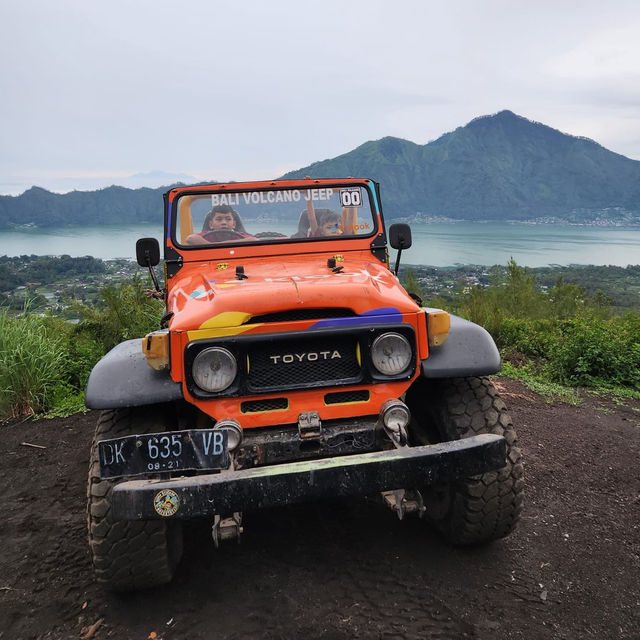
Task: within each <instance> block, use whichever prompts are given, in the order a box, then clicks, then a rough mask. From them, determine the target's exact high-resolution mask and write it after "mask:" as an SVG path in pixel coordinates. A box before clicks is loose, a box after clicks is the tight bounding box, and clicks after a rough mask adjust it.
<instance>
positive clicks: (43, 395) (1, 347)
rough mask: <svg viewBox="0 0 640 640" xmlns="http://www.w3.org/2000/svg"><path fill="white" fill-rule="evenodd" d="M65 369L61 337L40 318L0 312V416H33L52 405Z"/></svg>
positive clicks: (4, 311)
mask: <svg viewBox="0 0 640 640" xmlns="http://www.w3.org/2000/svg"><path fill="white" fill-rule="evenodd" d="M66 368H67V362H66V351H65V348H64V339H63V338H62V337H61V336H59V335H55V334H53V333H51V332H49V331H47V327H46V324H45V322H44V321H43V319H42V318H41V317H39V316H37V315H34V314H30V313H25V314H24V316H23V317H22V318H13V317H10V316H9V314H8V313H7V311H6V310H1V311H0V415H5V416H6V415H9V416H11V417H22V416H33V415H36V414H38V413H42V412H43V411H44V410H46V409H47V408H49V407H51V406H53V402H54V395H55V394H56V392H58V393H59V386H60V385H61V384H63V375H64V373H63V372H64V371H65V370H66ZM57 389H58V391H56V390H57Z"/></svg>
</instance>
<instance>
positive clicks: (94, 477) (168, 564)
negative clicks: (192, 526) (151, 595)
mask: <svg viewBox="0 0 640 640" xmlns="http://www.w3.org/2000/svg"><path fill="white" fill-rule="evenodd" d="M169 413H170V412H169V411H167V409H166V407H160V406H156V407H134V408H126V409H115V410H110V411H103V412H102V414H101V415H100V418H99V419H98V424H97V427H96V434H95V437H94V440H93V444H92V446H91V458H90V466H89V481H88V485H87V502H88V505H87V521H88V529H89V549H90V551H91V555H92V557H93V565H94V569H95V575H96V579H97V580H98V582H101V583H103V584H105V585H106V586H107V587H108V588H109V589H112V590H114V591H127V590H132V589H143V588H146V587H152V586H155V585H160V584H164V583H166V582H170V581H171V579H172V578H173V573H174V571H175V568H176V566H177V565H178V562H179V560H180V557H181V556H182V524H181V523H180V521H170V522H167V521H164V520H116V519H115V518H114V517H113V516H112V514H111V491H112V489H113V487H114V486H115V485H116V484H118V482H121V480H119V479H116V480H101V479H100V474H99V470H100V463H99V460H98V441H99V440H106V439H109V438H117V437H121V436H125V435H131V434H134V433H152V432H154V431H163V430H164V429H165V420H166V418H165V416H166V415H167V414H169Z"/></svg>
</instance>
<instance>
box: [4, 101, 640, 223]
mask: <svg viewBox="0 0 640 640" xmlns="http://www.w3.org/2000/svg"><path fill="white" fill-rule="evenodd" d="M306 175H310V176H311V177H313V178H339V177H345V176H359V177H368V178H373V179H375V180H377V181H378V182H380V183H381V185H382V201H383V207H384V210H385V213H386V214H387V217H389V218H395V217H412V218H415V217H416V216H417V217H418V218H426V217H435V216H444V217H448V218H455V219H466V220H520V221H533V220H541V219H542V220H550V219H556V220H565V221H571V222H613V223H624V224H640V162H639V161H637V160H631V159H629V158H626V157H624V156H622V155H619V154H616V153H613V152H611V151H608V150H607V149H605V148H604V147H602V146H601V145H599V144H598V143H596V142H594V141H593V140H589V139H587V138H579V137H575V136H570V135H566V134H564V133H561V132H560V131H557V130H556V129H552V128H550V127H547V126H546V125H543V124H540V123H538V122H532V121H530V120H527V119H526V118H523V117H521V116H518V115H516V114H514V113H512V112H511V111H501V112H500V113H497V114H495V115H490V116H482V117H480V118H476V119H475V120H472V121H471V122H469V123H468V124H467V125H466V126H464V127H459V128H458V129H456V130H455V131H452V132H450V133H446V134H444V135H443V136H441V137H440V138H438V139H437V140H435V141H433V142H430V143H429V144H425V145H417V144H415V143H413V142H409V141H407V140H402V139H400V138H392V137H387V138H382V139H381V140H375V141H370V142H366V143H364V144H363V145H361V146H359V147H357V148H356V149H354V150H353V151H350V152H348V153H345V154H343V155H341V156H338V157H336V158H332V159H330V160H323V161H321V162H315V163H313V164H311V165H309V166H308V167H304V168H302V169H298V170H296V171H292V172H290V173H287V174H286V175H284V176H282V178H299V177H304V176H306ZM168 188H169V187H160V188H157V189H149V188H142V189H126V188H124V187H109V188H107V189H101V190H99V191H73V192H71V193H67V194H62V195H61V194H54V193H51V192H49V191H46V190H44V189H40V188H38V187H33V188H31V189H29V190H28V191H26V192H25V193H23V194H22V195H20V196H0V228H8V227H11V226H15V225H21V224H35V225H37V226H42V227H45V226H61V225H76V224H82V225H86V224H93V225H103V224H125V223H129V224H131V223H142V222H156V223H159V221H160V220H161V215H162V213H161V212H162V193H164V192H165V191H166V190H167V189H168Z"/></svg>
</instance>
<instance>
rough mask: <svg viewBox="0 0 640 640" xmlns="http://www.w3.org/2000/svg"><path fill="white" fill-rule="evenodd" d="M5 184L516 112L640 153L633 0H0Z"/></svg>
mask: <svg viewBox="0 0 640 640" xmlns="http://www.w3.org/2000/svg"><path fill="white" fill-rule="evenodd" d="M0 24H1V25H2V38H1V39H0V59H1V60H2V66H1V67H0V69H1V71H0V193H2V194H18V193H21V192H22V191H24V190H25V189H27V188H29V187H30V186H32V185H38V186H42V187H45V188H47V189H50V190H53V191H69V190H71V189H94V188H98V187H102V186H108V185H110V184H125V185H130V186H139V185H140V184H142V183H145V182H146V183H148V185H149V186H159V185H160V184H166V183H167V181H168V180H167V179H164V180H163V179H160V180H157V179H154V177H153V176H149V177H142V178H135V179H131V178H129V176H132V175H136V174H145V173H149V172H153V171H162V172H166V173H168V174H171V178H172V177H173V176H183V177H184V178H185V179H186V180H187V181H188V180H192V179H196V180H206V179H211V180H239V179H260V178H265V179H268V178H275V177H278V176H280V175H282V174H283V173H284V172H286V171H288V170H291V169H297V168H300V167H303V166H305V165H308V164H310V163H311V162H314V161H317V160H324V159H326V158H332V157H335V156H337V155H340V154H342V153H346V152H348V151H350V150H352V149H354V148H355V147H357V146H358V145H360V144H362V143H364V142H366V141H367V140H376V139H379V138H382V137H384V136H397V137H401V138H405V139H407V140H411V141H413V142H416V143H418V144H425V143H427V142H429V141H431V140H434V139H436V138H438V137H439V136H440V135H442V134H443V133H445V132H447V131H451V130H453V129H455V128H456V127H458V126H462V125H465V124H466V123H467V122H469V121H470V120H472V119H473V118H475V117H477V116H480V115H485V114H490V113H495V112H497V111H500V110H502V109H510V110H512V111H514V112H515V113H517V114H519V115H522V116H524V117H526V118H529V119H531V120H536V121H538V122H542V123H544V124H547V125H549V126H551V127H554V128H556V129H560V130H561V131H564V132H566V133H570V134H573V135H580V136H587V137H589V138H592V139H594V140H596V141H597V142H599V143H600V144H602V145H604V146H605V147H607V148H608V149H611V150H612V151H616V152H617V153H621V154H623V155H626V156H628V157H630V158H634V159H640V36H639V35H638V34H640V2H637V0H633V1H615V2H613V3H604V2H602V0H597V1H577V0H576V1H574V2H563V1H562V0H554V1H553V2H551V1H547V0H537V1H536V2H531V1H530V0H527V1H526V2H524V1H523V2H519V1H517V0H460V1H455V0H450V1H432V2H428V1H426V0H425V1H420V0H405V1H399V2H395V3H391V2H389V1H388V0H386V1H378V0H366V1H360V0H351V1H346V0H339V1H338V0H322V1H321V2H317V1H315V0H307V1H306V2H301V1H300V0H297V1H295V2H294V1H289V0H282V1H279V0H271V1H270V2H265V1H263V0H262V1H258V0H244V1H237V0H234V1H229V2H223V1H216V0H191V1H189V0H183V1H182V2H176V1H175V0H173V1H166V0H127V1H124V0H108V1H107V0H104V1H102V0H56V1H55V2H51V1H49V0H1V2H0Z"/></svg>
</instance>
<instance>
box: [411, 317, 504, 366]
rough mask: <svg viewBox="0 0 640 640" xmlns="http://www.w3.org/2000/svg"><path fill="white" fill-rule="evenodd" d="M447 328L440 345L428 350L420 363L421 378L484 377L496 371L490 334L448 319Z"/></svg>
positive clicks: (497, 359)
mask: <svg viewBox="0 0 640 640" xmlns="http://www.w3.org/2000/svg"><path fill="white" fill-rule="evenodd" d="M450 317H451V328H450V329H449V336H448V338H447V340H446V341H445V342H444V344H441V345H440V346H438V347H429V357H428V358H427V359H426V360H422V362H421V373H422V376H423V377H425V378H461V377H467V376H486V375H489V374H491V373H497V372H498V371H500V352H499V351H498V347H496V343H495V342H494V341H493V338H492V337H491V334H490V333H489V332H488V331H487V330H486V329H483V328H482V327H481V326H480V325H477V324H475V323H473V322H469V320H465V319H464V318H460V317H458V316H454V315H451V316H450Z"/></svg>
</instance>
